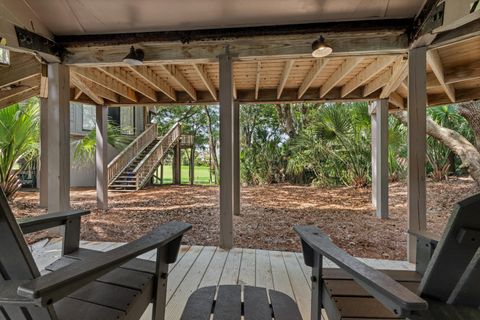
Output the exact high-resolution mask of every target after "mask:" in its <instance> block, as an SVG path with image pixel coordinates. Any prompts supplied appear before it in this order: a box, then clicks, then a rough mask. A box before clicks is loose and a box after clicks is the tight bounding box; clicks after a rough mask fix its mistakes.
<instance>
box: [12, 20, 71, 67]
mask: <svg viewBox="0 0 480 320" xmlns="http://www.w3.org/2000/svg"><path fill="white" fill-rule="evenodd" d="M15 32H16V34H17V40H18V45H19V47H20V48H25V49H28V50H32V51H36V52H38V53H39V54H48V55H51V56H55V57H58V58H59V59H60V60H62V58H63V55H64V54H65V49H64V48H63V47H62V46H60V45H59V44H58V43H56V42H54V41H52V40H50V39H47V38H45V37H44V36H41V35H39V34H36V33H34V32H31V31H29V30H27V29H23V28H20V27H18V26H15Z"/></svg>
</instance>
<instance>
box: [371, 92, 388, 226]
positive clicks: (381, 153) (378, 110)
mask: <svg viewBox="0 0 480 320" xmlns="http://www.w3.org/2000/svg"><path fill="white" fill-rule="evenodd" d="M374 104H376V106H375V114H372V140H373V141H374V142H375V144H376V146H375V157H374V158H373V157H372V159H373V160H374V161H373V163H372V171H375V179H373V177H372V184H375V193H376V194H375V208H376V215H377V218H381V219H388V101H387V100H377V101H375V102H374ZM373 136H375V138H373ZM373 141H372V143H373Z"/></svg>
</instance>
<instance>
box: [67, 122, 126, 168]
mask: <svg viewBox="0 0 480 320" xmlns="http://www.w3.org/2000/svg"><path fill="white" fill-rule="evenodd" d="M107 141H108V144H109V145H111V146H113V147H114V148H115V149H117V150H122V149H124V148H125V147H127V146H128V145H129V144H130V142H132V138H131V137H130V136H126V135H123V134H122V132H121V129H120V127H119V126H118V125H116V124H115V123H113V122H110V121H109V122H108V127H107ZM72 145H73V148H74V149H73V161H74V163H75V164H77V165H79V166H81V165H85V164H88V163H92V162H93V161H94V160H95V152H96V145H97V138H96V130H95V129H94V130H91V131H90V132H89V133H88V134H87V135H85V136H84V137H83V138H82V139H80V140H75V141H73V142H72Z"/></svg>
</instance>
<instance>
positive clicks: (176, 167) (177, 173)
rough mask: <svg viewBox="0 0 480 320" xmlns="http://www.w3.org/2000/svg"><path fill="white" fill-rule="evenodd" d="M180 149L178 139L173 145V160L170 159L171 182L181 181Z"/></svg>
mask: <svg viewBox="0 0 480 320" xmlns="http://www.w3.org/2000/svg"><path fill="white" fill-rule="evenodd" d="M181 156H182V154H181V149H180V141H178V142H177V143H176V144H175V146H174V147H173V160H172V174H173V184H181V183H182V177H181V172H182V160H181V158H182V157H181Z"/></svg>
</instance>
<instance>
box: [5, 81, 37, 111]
mask: <svg viewBox="0 0 480 320" xmlns="http://www.w3.org/2000/svg"><path fill="white" fill-rule="evenodd" d="M39 92H40V86H36V87H33V88H29V89H27V90H23V91H20V92H17V93H16V94H13V95H9V96H6V97H4V98H3V99H0V109H1V108H4V107H8V106H11V105H12V104H15V103H19V102H22V101H23V100H27V99H30V98H32V97H35V96H37V95H38V93H39Z"/></svg>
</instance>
